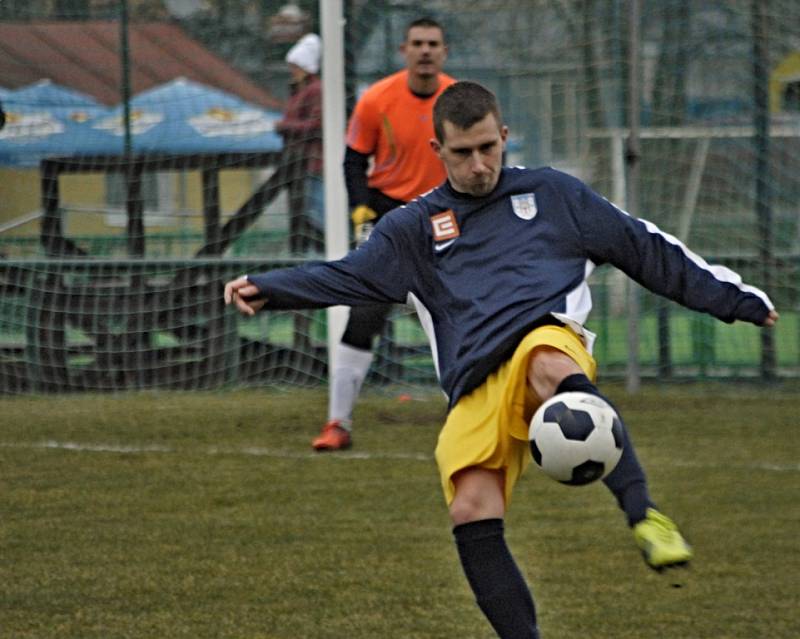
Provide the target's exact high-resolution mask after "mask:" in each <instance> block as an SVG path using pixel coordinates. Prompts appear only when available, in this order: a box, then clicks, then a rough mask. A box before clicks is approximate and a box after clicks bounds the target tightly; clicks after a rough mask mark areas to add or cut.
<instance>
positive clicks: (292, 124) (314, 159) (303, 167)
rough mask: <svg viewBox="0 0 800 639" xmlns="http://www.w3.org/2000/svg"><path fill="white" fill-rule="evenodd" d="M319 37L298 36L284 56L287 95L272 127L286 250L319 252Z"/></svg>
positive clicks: (321, 216)
mask: <svg viewBox="0 0 800 639" xmlns="http://www.w3.org/2000/svg"><path fill="white" fill-rule="evenodd" d="M321 51H322V41H321V40H320V38H319V36H318V35H317V34H315V33H307V34H306V35H304V36H303V37H302V38H300V39H299V40H298V41H297V42H296V43H295V44H294V46H292V48H291V49H289V52H288V53H287V54H286V62H287V63H288V65H289V72H290V74H291V79H290V84H291V87H292V91H291V96H290V97H289V100H288V102H287V104H286V110H285V112H284V115H283V118H282V119H281V120H279V121H278V122H276V123H275V130H276V131H277V132H278V133H280V134H281V135H282V136H283V141H284V149H283V157H284V161H285V162H286V163H287V166H288V167H289V175H290V176H291V177H290V183H289V193H290V195H289V197H290V200H291V203H292V204H291V206H290V209H291V211H292V212H293V213H292V215H291V218H290V229H289V235H290V248H291V250H292V251H293V252H305V251H308V250H310V249H313V250H316V251H322V250H324V224H325V216H324V208H323V201H324V200H323V187H322V82H321V81H320V77H319V67H320V54H321Z"/></svg>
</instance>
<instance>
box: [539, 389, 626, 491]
mask: <svg viewBox="0 0 800 639" xmlns="http://www.w3.org/2000/svg"><path fill="white" fill-rule="evenodd" d="M529 439H530V443H531V453H532V455H533V459H534V461H535V462H536V463H537V464H538V465H539V466H540V467H541V469H542V470H543V471H544V472H545V473H546V474H547V475H548V476H550V477H552V478H553V479H555V480H556V481H560V482H561V483H562V484H569V485H570V486H583V485H584V484H590V483H591V482H593V481H596V480H598V479H602V478H603V477H605V476H606V475H608V473H610V472H611V471H612V470H614V467H615V466H616V465H617V462H618V461H619V458H620V457H621V456H622V446H623V433H622V423H621V422H620V419H619V416H618V415H617V412H616V411H615V410H614V409H613V408H612V407H611V405H610V404H609V403H608V402H606V401H605V400H603V399H602V398H600V397H597V396H596V395H590V394H589V393H577V392H574V393H559V394H557V395H554V396H553V397H551V398H550V399H549V400H547V401H546V402H544V403H543V404H542V405H541V406H540V407H539V408H538V410H537V411H536V413H535V414H534V416H533V419H532V420H531V425H530V431H529Z"/></svg>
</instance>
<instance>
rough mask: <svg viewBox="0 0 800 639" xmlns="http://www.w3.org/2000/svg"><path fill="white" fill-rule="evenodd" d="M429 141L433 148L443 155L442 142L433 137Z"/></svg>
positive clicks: (440, 155)
mask: <svg viewBox="0 0 800 639" xmlns="http://www.w3.org/2000/svg"><path fill="white" fill-rule="evenodd" d="M429 143H430V145H431V148H432V149H433V152H434V153H435V154H436V155H438V156H439V157H442V143H441V142H439V140H437V139H436V138H431V139H430V140H429Z"/></svg>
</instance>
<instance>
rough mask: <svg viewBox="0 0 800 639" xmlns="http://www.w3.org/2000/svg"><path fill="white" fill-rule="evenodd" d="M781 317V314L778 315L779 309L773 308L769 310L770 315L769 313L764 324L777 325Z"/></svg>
mask: <svg viewBox="0 0 800 639" xmlns="http://www.w3.org/2000/svg"><path fill="white" fill-rule="evenodd" d="M779 317H780V315H778V311H776V310H775V309H772V310H771V311H770V312H769V315H767V319H765V320H764V326H775V324H776V323H777V321H778V318H779Z"/></svg>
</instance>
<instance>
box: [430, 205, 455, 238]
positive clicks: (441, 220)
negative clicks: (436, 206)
mask: <svg viewBox="0 0 800 639" xmlns="http://www.w3.org/2000/svg"><path fill="white" fill-rule="evenodd" d="M431 226H432V227H433V241H434V242H443V241H444V240H452V239H454V238H456V237H458V236H459V235H461V231H460V229H459V228H458V222H456V215H455V213H453V211H452V210H451V209H447V210H446V211H443V212H442V213H438V214H436V215H432V216H431Z"/></svg>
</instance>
